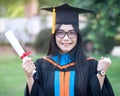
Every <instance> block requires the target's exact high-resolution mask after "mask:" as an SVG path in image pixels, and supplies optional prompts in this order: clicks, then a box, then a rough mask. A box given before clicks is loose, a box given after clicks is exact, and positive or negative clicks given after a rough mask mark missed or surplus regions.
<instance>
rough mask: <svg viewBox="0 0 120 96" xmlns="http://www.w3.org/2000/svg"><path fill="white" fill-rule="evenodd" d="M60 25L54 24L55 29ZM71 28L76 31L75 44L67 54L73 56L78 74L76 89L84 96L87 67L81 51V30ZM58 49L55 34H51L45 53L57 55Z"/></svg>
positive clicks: (84, 56) (75, 27)
mask: <svg viewBox="0 0 120 96" xmlns="http://www.w3.org/2000/svg"><path fill="white" fill-rule="evenodd" d="M60 26H61V25H60V24H58V25H56V29H59V28H60ZM73 28H74V29H75V31H76V32H77V44H76V46H75V47H74V48H73V49H72V50H71V51H70V52H69V54H70V56H71V57H75V63H76V70H77V75H78V78H77V79H78V84H77V87H78V88H77V89H79V92H80V94H81V96H84V95H85V93H86V90H87V87H85V86H87V82H88V68H87V62H86V55H85V53H84V51H83V44H82V35H81V32H80V30H79V28H78V27H77V26H75V25H73ZM59 51H60V49H59V48H58V46H57V44H56V41H55V34H52V35H51V39H50V43H49V49H48V54H47V55H58V54H59ZM75 55H76V56H75Z"/></svg>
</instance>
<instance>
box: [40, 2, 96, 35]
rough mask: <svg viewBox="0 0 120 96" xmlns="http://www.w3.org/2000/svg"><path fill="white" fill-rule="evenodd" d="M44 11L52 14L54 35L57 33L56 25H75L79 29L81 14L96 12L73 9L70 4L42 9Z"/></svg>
mask: <svg viewBox="0 0 120 96" xmlns="http://www.w3.org/2000/svg"><path fill="white" fill-rule="evenodd" d="M42 10H46V11H50V12H52V15H53V16H52V17H53V21H52V34H54V32H55V24H73V25H77V26H78V27H79V14H82V13H88V12H92V13H94V11H90V10H86V9H82V8H76V7H72V6H69V5H68V4H63V5H60V6H56V7H49V8H42Z"/></svg>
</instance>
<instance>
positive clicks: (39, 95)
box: [24, 58, 114, 96]
mask: <svg viewBox="0 0 120 96" xmlns="http://www.w3.org/2000/svg"><path fill="white" fill-rule="evenodd" d="M88 62H89V65H90V66H89V69H90V73H91V75H90V76H89V83H88V85H87V86H86V87H87V92H86V95H85V96H114V93H113V90H112V87H111V84H110V82H109V80H108V78H107V76H105V80H104V84H103V88H102V90H101V89H100V84H99V81H98V78H97V76H96V73H97V64H98V62H97V61H96V60H95V59H92V60H91V59H90V60H88ZM35 66H36V73H35V74H34V75H33V78H34V84H33V87H32V90H31V93H30V94H29V90H28V86H27V84H26V88H25V93H24V96H55V92H54V87H55V86H54V75H55V74H54V73H55V71H62V72H67V71H71V70H74V71H75V66H69V67H68V68H66V69H64V68H63V69H60V68H58V67H56V66H55V65H53V64H51V63H50V62H48V61H46V60H45V59H43V58H41V59H38V60H36V62H35ZM74 82H75V86H76V85H77V82H78V81H77V75H75V81H74ZM75 86H74V87H75ZM57 96H63V95H57ZM65 96H67V95H65ZM70 96H71V95H70ZM73 96H82V95H80V94H79V92H78V90H77V89H76V88H75V89H74V95H73Z"/></svg>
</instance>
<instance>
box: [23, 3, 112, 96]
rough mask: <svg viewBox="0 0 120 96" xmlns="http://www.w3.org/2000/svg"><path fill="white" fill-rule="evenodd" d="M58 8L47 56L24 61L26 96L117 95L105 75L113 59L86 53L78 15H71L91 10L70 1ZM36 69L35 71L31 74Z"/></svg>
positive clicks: (49, 9)
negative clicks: (90, 55) (81, 7)
mask: <svg viewBox="0 0 120 96" xmlns="http://www.w3.org/2000/svg"><path fill="white" fill-rule="evenodd" d="M55 9H56V27H55V32H54V33H53V34H52V35H51V40H50V46H49V49H48V54H47V56H46V57H43V58H39V59H37V60H36V61H35V62H34V63H33V62H32V59H31V58H28V59H27V60H26V61H25V62H23V64H22V67H23V69H24V71H25V75H26V80H27V85H26V89H25V96H114V93H113V90H112V87H111V85H110V82H109V80H108V79H107V76H106V75H105V72H106V71H107V70H108V68H109V66H110V64H111V60H110V59H109V58H103V57H102V58H101V59H100V60H99V61H97V60H96V59H94V58H90V57H87V56H86V55H85V54H84V51H83V47H82V35H81V34H80V30H79V27H78V19H76V20H75V19H74V18H72V17H74V16H75V17H76V16H78V13H80V12H82V13H84V12H90V11H87V10H84V9H79V12H78V8H74V7H71V6H69V5H67V4H64V5H62V6H58V7H55ZM45 10H48V11H51V8H45ZM57 14H58V15H57ZM76 14H77V15H76ZM76 18H77V17H76ZM33 70H36V73H34V74H32V72H33Z"/></svg>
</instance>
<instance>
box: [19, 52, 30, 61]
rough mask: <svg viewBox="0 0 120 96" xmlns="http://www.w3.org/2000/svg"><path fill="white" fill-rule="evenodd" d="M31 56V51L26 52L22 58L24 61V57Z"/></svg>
mask: <svg viewBox="0 0 120 96" xmlns="http://www.w3.org/2000/svg"><path fill="white" fill-rule="evenodd" d="M30 54H31V51H28V52H25V53H23V55H22V56H21V57H20V58H21V59H23V58H24V57H26V56H29V55H30Z"/></svg>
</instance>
